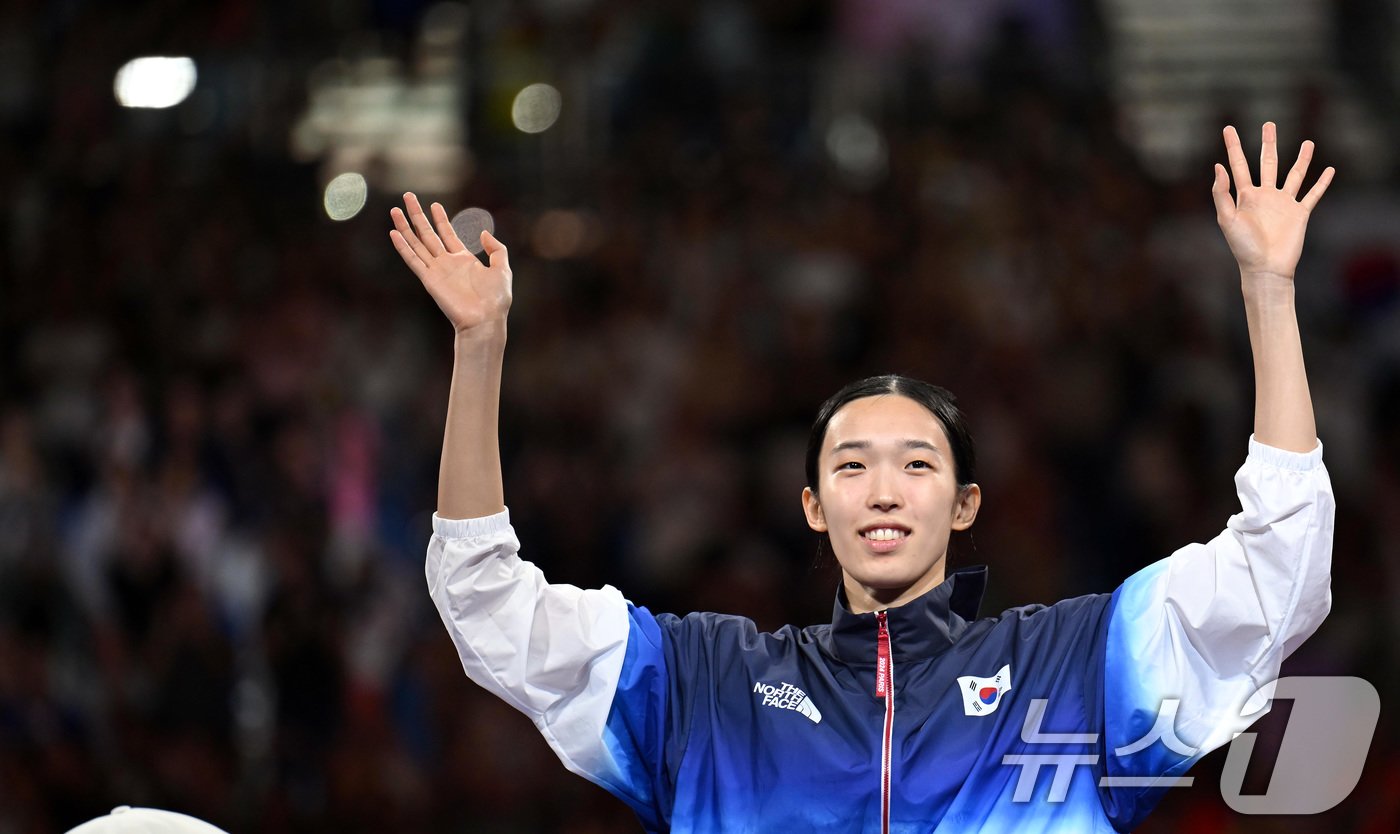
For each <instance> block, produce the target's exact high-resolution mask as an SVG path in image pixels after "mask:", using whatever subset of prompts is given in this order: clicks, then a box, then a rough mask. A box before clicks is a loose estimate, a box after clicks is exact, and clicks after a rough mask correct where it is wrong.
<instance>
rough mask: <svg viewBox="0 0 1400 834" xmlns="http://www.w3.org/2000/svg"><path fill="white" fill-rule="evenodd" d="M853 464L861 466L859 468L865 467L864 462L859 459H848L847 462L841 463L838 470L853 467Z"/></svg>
mask: <svg viewBox="0 0 1400 834" xmlns="http://www.w3.org/2000/svg"><path fill="white" fill-rule="evenodd" d="M852 466H855V467H859V468H862V469H863V468H865V465H864V464H862V463H861V462H860V461H858V460H848V461H846V462H845V463H843V464H841V465H840V466H838V467H836V470H837V471H838V472H839V471H841V470H842V469H850V467H852Z"/></svg>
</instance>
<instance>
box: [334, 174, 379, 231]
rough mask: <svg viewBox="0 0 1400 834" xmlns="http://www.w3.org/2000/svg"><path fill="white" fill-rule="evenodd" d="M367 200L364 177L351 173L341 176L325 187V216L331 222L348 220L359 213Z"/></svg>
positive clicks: (367, 193) (367, 191)
mask: <svg viewBox="0 0 1400 834" xmlns="http://www.w3.org/2000/svg"><path fill="white" fill-rule="evenodd" d="M368 198H369V185H368V184H367V183H366V182H365V178H364V176H362V175H360V174H357V173H355V172H353V171H350V172H347V173H344V174H341V175H340V176H338V177H336V178H335V179H333V180H331V181H330V183H329V184H328V185H327V186H326V197H325V200H324V202H325V206H326V214H327V215H328V216H329V217H330V218H331V219H332V220H349V219H350V218H352V217H354V216H355V215H357V214H359V213H360V209H362V208H364V207H365V200H367V199H368Z"/></svg>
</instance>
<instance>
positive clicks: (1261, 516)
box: [1104, 436, 1335, 773]
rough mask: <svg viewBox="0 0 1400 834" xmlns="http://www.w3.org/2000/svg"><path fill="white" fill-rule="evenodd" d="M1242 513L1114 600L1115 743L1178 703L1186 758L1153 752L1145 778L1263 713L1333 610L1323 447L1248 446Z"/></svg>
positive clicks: (1241, 476) (1109, 690) (1109, 731)
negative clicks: (1293, 659)
mask: <svg viewBox="0 0 1400 834" xmlns="http://www.w3.org/2000/svg"><path fill="white" fill-rule="evenodd" d="M1235 486H1236V489H1237V491H1238V493H1239V499H1240V512H1238V513H1236V514H1235V515H1233V516H1231V517H1230V519H1229V521H1228V523H1227V524H1226V527H1225V530H1224V531H1222V532H1221V533H1220V535H1218V536H1216V537H1215V538H1213V539H1211V540H1210V541H1209V542H1206V543H1205V544H1190V545H1187V546H1186V547H1183V548H1181V549H1180V550H1178V551H1176V552H1175V553H1173V554H1172V555H1171V556H1170V557H1168V558H1166V559H1163V560H1162V561H1160V562H1157V563H1156V564H1153V565H1150V566H1148V567H1147V568H1144V569H1143V570H1141V571H1139V572H1138V573H1136V574H1134V575H1133V576H1131V577H1129V579H1128V580H1127V581H1126V582H1124V583H1123V585H1122V587H1120V588H1119V589H1118V591H1117V593H1116V595H1115V600H1114V606H1113V613H1112V616H1111V619H1110V622H1109V632H1108V644H1107V647H1106V648H1107V651H1106V654H1105V677H1104V696H1105V701H1104V707H1105V711H1106V719H1107V723H1106V736H1107V737H1106V742H1107V745H1106V746H1107V748H1108V752H1109V754H1110V756H1111V755H1112V753H1113V750H1114V748H1116V747H1120V746H1128V745H1132V744H1133V743H1134V742H1137V741H1139V739H1141V738H1142V737H1143V736H1144V735H1147V734H1148V733H1149V732H1150V731H1151V730H1152V728H1153V726H1154V724H1155V722H1156V720H1157V718H1158V715H1159V713H1160V712H1161V711H1162V707H1163V701H1164V700H1176V701H1178V702H1179V703H1178V707H1177V709H1178V712H1177V714H1176V720H1175V730H1176V734H1177V737H1178V738H1179V739H1180V740H1181V741H1182V742H1184V743H1185V744H1186V745H1188V746H1190V747H1192V748H1196V751H1197V752H1196V754H1195V755H1194V756H1190V757H1188V758H1186V759H1181V758H1180V757H1177V756H1175V755H1169V753H1170V751H1167V750H1164V749H1162V747H1161V745H1154V747H1156V748H1157V749H1156V752H1155V753H1154V752H1153V751H1151V750H1144V751H1143V753H1142V754H1143V755H1145V756H1147V757H1148V758H1149V759H1151V760H1153V761H1152V763H1151V764H1150V766H1148V763H1147V762H1144V761H1141V760H1139V761H1137V763H1136V765H1137V766H1136V767H1128V766H1127V765H1125V764H1124V763H1122V762H1119V763H1118V764H1120V765H1124V769H1125V770H1130V771H1131V770H1136V771H1137V772H1139V773H1144V772H1145V771H1153V772H1156V773H1164V772H1167V771H1172V772H1180V771H1181V770H1184V769H1185V768H1186V767H1187V766H1189V764H1190V762H1193V761H1195V760H1196V759H1198V758H1200V756H1202V755H1204V754H1205V753H1207V752H1209V751H1210V750H1212V749H1214V748H1216V747H1219V746H1220V745H1221V744H1224V743H1226V742H1228V741H1229V740H1230V739H1231V738H1232V737H1233V734H1234V733H1236V732H1238V731H1239V730H1240V729H1243V727H1244V726H1246V725H1247V724H1248V723H1250V722H1252V721H1253V720H1255V719H1257V718H1258V717H1259V716H1260V715H1262V714H1263V712H1258V713H1257V714H1253V715H1249V716H1248V718H1247V719H1243V718H1242V716H1243V715H1246V714H1248V713H1253V712H1255V710H1256V709H1257V708H1258V707H1260V706H1262V705H1263V704H1262V699H1258V698H1256V699H1255V700H1254V702H1252V703H1249V704H1248V705H1246V700H1247V699H1250V698H1251V697H1252V696H1254V695H1255V693H1256V692H1257V691H1258V690H1259V689H1260V687H1262V686H1263V685H1264V684H1266V683H1269V682H1272V681H1273V680H1275V679H1276V678H1277V677H1278V675H1279V666H1280V664H1281V663H1282V662H1283V660H1284V658H1286V657H1287V656H1288V655H1289V654H1291V653H1292V652H1293V650H1294V649H1296V648H1297V647H1298V646H1299V645H1300V644H1301V643H1302V642H1303V641H1304V640H1306V639H1307V638H1308V636H1309V635H1311V634H1312V633H1313V632H1314V631H1316V630H1317V627H1318V626H1319V625H1320V624H1321V623H1322V620H1323V618H1324V617H1326V616H1327V612H1328V611H1329V610H1330V608H1331V604H1332V593H1331V561H1332V527H1333V515H1334V511H1335V502H1334V500H1333V495H1332V486H1331V482H1330V481H1329V479H1328V476H1327V470H1326V468H1325V467H1324V466H1323V464H1322V444H1321V443H1319V444H1318V445H1317V447H1316V448H1315V449H1313V450H1312V451H1311V452H1307V453H1298V452H1289V451H1285V450H1282V449H1277V448H1274V447H1271V446H1265V445H1264V444H1262V443H1259V442H1258V441H1257V440H1255V439H1254V438H1253V437H1252V436H1251V437H1250V439H1249V454H1248V456H1247V458H1246V459H1245V462H1244V465H1243V466H1242V467H1240V469H1239V471H1238V472H1237V473H1236V475H1235Z"/></svg>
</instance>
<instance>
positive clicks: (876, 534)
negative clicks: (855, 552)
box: [860, 527, 911, 553]
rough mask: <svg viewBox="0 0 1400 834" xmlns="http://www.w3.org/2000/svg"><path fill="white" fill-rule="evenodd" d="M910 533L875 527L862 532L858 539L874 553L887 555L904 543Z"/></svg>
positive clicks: (896, 528) (892, 528)
mask: <svg viewBox="0 0 1400 834" xmlns="http://www.w3.org/2000/svg"><path fill="white" fill-rule="evenodd" d="M910 535H911V534H910V532H909V531H908V530H903V529H900V528H898V527H875V528H872V529H870V530H862V531H861V533H860V537H861V539H862V540H864V541H865V543H866V545H867V546H868V547H869V548H870V549H871V550H873V551H875V552H876V553H888V552H890V551H891V550H894V549H895V548H897V547H899V546H900V545H901V544H903V543H904V540H905V539H907V538H909V536H910Z"/></svg>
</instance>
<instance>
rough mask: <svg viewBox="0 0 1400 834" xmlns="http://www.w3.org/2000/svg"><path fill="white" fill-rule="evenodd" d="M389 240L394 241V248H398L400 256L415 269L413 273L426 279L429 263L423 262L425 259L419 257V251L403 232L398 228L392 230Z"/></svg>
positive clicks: (409, 266)
mask: <svg viewBox="0 0 1400 834" xmlns="http://www.w3.org/2000/svg"><path fill="white" fill-rule="evenodd" d="M389 240H390V241H392V242H393V244H394V248H395V249H396V250H398V253H399V257H400V258H403V262H404V263H406V264H408V268H409V269H411V270H413V274H414V275H417V276H418V280H420V281H422V280H424V277H423V276H425V275H427V274H428V265H427V264H425V263H423V259H422V258H420V257H418V253H417V252H414V251H413V247H412V246H410V245H409V243H408V241H407V240H405V239H404V236H403V234H402V233H400V232H399V231H398V230H397V229H393V230H390V232H389Z"/></svg>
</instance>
